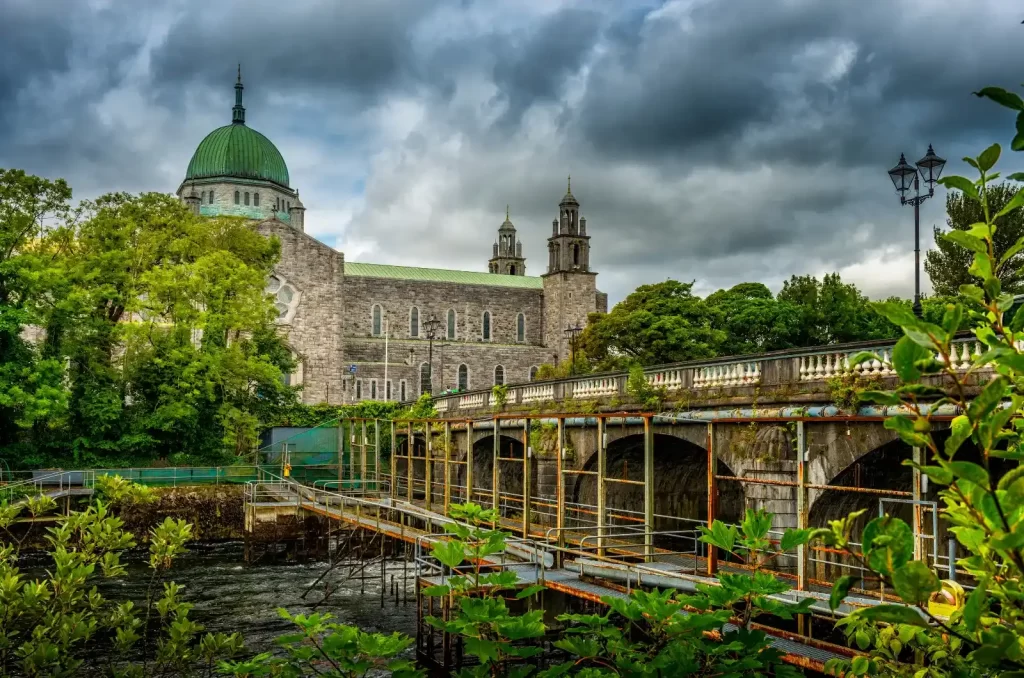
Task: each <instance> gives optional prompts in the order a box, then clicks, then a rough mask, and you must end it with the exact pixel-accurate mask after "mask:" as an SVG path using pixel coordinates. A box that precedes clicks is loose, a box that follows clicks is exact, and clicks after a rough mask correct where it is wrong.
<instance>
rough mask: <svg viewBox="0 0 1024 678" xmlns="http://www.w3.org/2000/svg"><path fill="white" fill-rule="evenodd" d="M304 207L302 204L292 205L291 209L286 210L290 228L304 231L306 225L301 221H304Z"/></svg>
mask: <svg viewBox="0 0 1024 678" xmlns="http://www.w3.org/2000/svg"><path fill="white" fill-rule="evenodd" d="M305 214H306V208H305V207H303V206H302V205H292V207H291V209H290V210H288V216H289V217H290V219H291V225H292V228H294V229H296V230H298V231H305V230H306V227H305V224H304V223H303V222H304V221H305Z"/></svg>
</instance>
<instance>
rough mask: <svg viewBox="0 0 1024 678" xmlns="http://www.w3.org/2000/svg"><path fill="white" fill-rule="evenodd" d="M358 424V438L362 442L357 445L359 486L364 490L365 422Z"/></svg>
mask: <svg viewBox="0 0 1024 678" xmlns="http://www.w3.org/2000/svg"><path fill="white" fill-rule="evenodd" d="M359 424H360V429H361V432H360V436H361V438H362V440H361V441H360V445H359V486H360V488H361V489H362V490H364V491H365V490H366V420H365V419H362V420H360V422H359Z"/></svg>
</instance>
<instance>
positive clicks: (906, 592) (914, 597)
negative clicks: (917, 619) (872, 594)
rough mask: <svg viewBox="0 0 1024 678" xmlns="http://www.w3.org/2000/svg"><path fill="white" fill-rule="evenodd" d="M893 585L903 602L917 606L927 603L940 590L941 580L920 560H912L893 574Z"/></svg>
mask: <svg viewBox="0 0 1024 678" xmlns="http://www.w3.org/2000/svg"><path fill="white" fill-rule="evenodd" d="M892 584H893V587H894V588H895V589H896V593H897V594H898V595H899V597H900V598H902V599H903V602H905V603H910V604H912V605H917V604H919V603H927V602H928V597H929V596H931V594H933V593H935V592H936V591H938V590H939V587H940V584H939V578H938V577H937V576H935V573H934V572H932V570H931V568H930V567H928V566H927V565H925V564H924V563H923V562H921V561H920V560H912V561H910V562H909V563H906V564H905V565H903V566H902V567H900V568H898V569H897V570H896V571H895V572H893V574H892Z"/></svg>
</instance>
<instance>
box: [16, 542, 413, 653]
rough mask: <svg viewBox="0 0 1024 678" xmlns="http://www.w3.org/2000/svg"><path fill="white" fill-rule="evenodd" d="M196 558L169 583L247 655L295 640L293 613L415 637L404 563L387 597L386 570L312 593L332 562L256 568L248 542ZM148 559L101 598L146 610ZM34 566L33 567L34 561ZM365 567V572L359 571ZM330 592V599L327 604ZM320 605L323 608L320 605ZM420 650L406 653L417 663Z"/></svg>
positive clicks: (269, 559) (181, 565)
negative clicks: (248, 556) (241, 642)
mask: <svg viewBox="0 0 1024 678" xmlns="http://www.w3.org/2000/svg"><path fill="white" fill-rule="evenodd" d="M188 549H189V552H188V553H187V554H185V555H183V556H180V557H179V558H177V559H176V560H175V562H174V565H173V567H172V568H171V570H170V573H169V575H168V577H167V579H168V580H171V581H174V582H176V583H177V584H178V585H180V586H182V587H183V591H182V593H181V599H182V600H183V601H184V602H188V603H191V604H193V605H194V606H195V607H194V609H193V611H192V613H191V614H190V617H191V618H192V619H193V620H195V621H197V622H199V623H201V624H203V625H204V626H205V627H206V631H210V632H217V631H223V632H225V633H232V632H236V631H237V632H240V633H241V634H242V635H243V637H244V638H245V644H246V649H247V653H252V654H255V653H257V652H262V651H267V650H272V649H273V648H275V647H276V645H275V643H274V640H275V638H277V637H278V636H280V635H282V634H284V633H293V632H294V631H295V627H294V625H292V624H291V623H290V622H288V621H287V620H285V619H282V618H281V617H280V616H279V615H278V612H277V609H278V608H285V609H287V610H288V611H289V612H291V613H292V614H298V613H303V614H310V613H312V612H320V613H324V612H328V613H330V614H331V615H332V616H333V617H334V619H333V620H332V621H334V622H336V623H340V624H351V625H354V626H358V627H359V628H361V629H363V630H364V631H371V632H381V633H391V632H392V631H400V632H402V633H405V634H406V635H409V636H411V637H415V634H416V594H415V582H414V579H413V565H412V563H409V564H408V566H407V569H406V572H407V574H408V576H409V580H408V582H407V587H406V590H405V596H403V595H402V589H403V587H402V583H401V577H402V573H403V567H402V565H403V564H402V561H401V560H400V559H399V560H392V561H388V563H387V565H386V567H385V576H386V580H385V583H384V586H383V590H384V594H385V595H384V596H383V599H382V596H381V590H382V587H381V579H380V575H381V569H380V564H379V563H374V564H371V565H368V566H366V568H365V570H364V571H363V573H362V574H363V577H364V579H363V580H362V581H360V579H359V578H357V577H354V576H348V577H346V575H351V574H352V567H350V566H339V567H336V568H335V569H334V570H332V571H331V572H330V574H328V575H327V576H326V577H324V579H323V580H322V581H321V582H320V583H319V584H318V585H316V587H315V588H314V589H313V590H311V591H310V592H309V593H308V594H307V595H306V597H305V598H303V593H305V592H306V591H307V590H308V589H309V588H310V587H311V586H312V585H313V584H314V582H316V581H317V579H318V577H320V576H321V575H322V574H323V573H324V571H325V570H326V569H327V568H328V567H329V565H330V563H329V562H328V561H326V560H310V559H307V560H302V561H295V560H293V559H289V558H287V557H285V556H283V555H276V554H264V555H263V556H261V557H260V558H259V559H258V560H257V562H255V563H253V564H247V563H245V560H244V546H243V543H242V542H219V543H190V544H189V545H188ZM147 558H148V553H147V552H146V551H145V550H143V549H138V550H134V551H131V552H128V553H126V554H125V555H124V556H123V557H122V562H124V563H125V564H126V565H127V568H128V575H127V576H126V577H122V578H118V579H115V580H106V581H103V582H102V583H100V584H99V586H98V588H99V590H100V592H101V593H102V594H103V595H104V596H105V597H107V598H109V599H112V600H133V601H135V602H136V604H137V605H144V604H145V600H146V588H147V586H148V583H149V578H150V570H149V566H148V562H147ZM33 561H34V562H33ZM21 565H22V567H23V570H24V571H25V573H26V574H27V575H29V576H32V574H34V572H33V570H37V568H38V569H43V568H45V567H46V566H47V565H48V563H45V562H43V561H41V560H36V558H32V557H31V556H29V557H28V558H23V559H22V563H21ZM357 567H358V566H357ZM392 577H394V579H395V585H396V586H397V590H398V598H399V600H398V602H397V604H396V601H395V595H394V594H393V593H392ZM325 586H326V587H329V589H330V593H329V595H327V596H326V597H325ZM318 603H319V604H318ZM414 654H415V650H414V648H412V647H410V648H409V650H407V655H408V656H409V657H410V658H412V656H413V655H414Z"/></svg>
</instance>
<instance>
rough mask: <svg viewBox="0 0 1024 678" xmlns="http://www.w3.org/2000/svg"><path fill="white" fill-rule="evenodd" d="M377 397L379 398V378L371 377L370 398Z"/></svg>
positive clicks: (374, 398)
mask: <svg viewBox="0 0 1024 678" xmlns="http://www.w3.org/2000/svg"><path fill="white" fill-rule="evenodd" d="M376 399H377V380H376V379H371V380H370V400H376Z"/></svg>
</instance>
